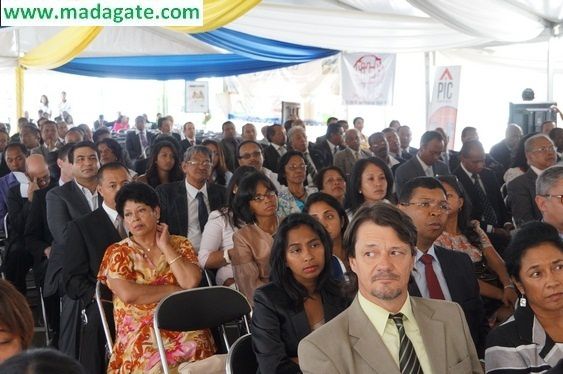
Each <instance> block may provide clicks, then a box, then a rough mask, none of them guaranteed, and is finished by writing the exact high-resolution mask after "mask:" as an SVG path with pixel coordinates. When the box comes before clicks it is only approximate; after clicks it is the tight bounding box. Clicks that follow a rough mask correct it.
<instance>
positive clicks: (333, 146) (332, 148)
mask: <svg viewBox="0 0 563 374" xmlns="http://www.w3.org/2000/svg"><path fill="white" fill-rule="evenodd" d="M326 142H327V144H328V147H329V148H330V151H331V152H332V153H334V148H336V145H335V144H332V143H331V142H330V141H329V140H327V141H326Z"/></svg>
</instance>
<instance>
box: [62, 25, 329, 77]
mask: <svg viewBox="0 0 563 374" xmlns="http://www.w3.org/2000/svg"><path fill="white" fill-rule="evenodd" d="M190 36H191V37H195V38H197V39H199V40H201V41H203V42H206V43H209V44H211V45H214V46H217V47H220V48H223V49H226V50H228V51H229V52H232V53H230V54H204V55H180V56H178V55H167V56H127V57H81V58H75V59H73V60H72V61H70V62H69V63H67V64H65V65H63V66H60V67H58V68H56V69H54V70H56V71H60V72H63V73H70V74H78V75H86V76H92V77H119V78H134V79H157V80H166V79H185V80H194V79H197V78H203V77H225V76H230V75H238V74H247V73H254V72H259V71H264V70H271V69H278V68H283V67H287V66H291V65H295V64H300V63H303V62H308V61H312V60H316V59H319V58H323V57H327V56H330V55H333V54H336V53H338V51H334V50H330V49H322V48H314V47H306V46H299V45H296V44H290V43H284V42H278V41H276V40H270V39H264V38H258V37H255V36H251V35H247V34H243V33H240V32H236V31H232V30H227V29H218V30H215V31H211V32H207V33H201V34H190Z"/></svg>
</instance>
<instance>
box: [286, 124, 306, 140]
mask: <svg viewBox="0 0 563 374" xmlns="http://www.w3.org/2000/svg"><path fill="white" fill-rule="evenodd" d="M297 132H302V133H303V134H305V135H307V132H306V131H305V129H304V128H303V127H301V126H295V127H292V128H290V129H289V131H288V132H287V140H288V141H290V140H291V138H293V135H295V133H297Z"/></svg>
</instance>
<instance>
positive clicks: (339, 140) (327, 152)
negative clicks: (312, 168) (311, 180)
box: [316, 123, 344, 167]
mask: <svg viewBox="0 0 563 374" xmlns="http://www.w3.org/2000/svg"><path fill="white" fill-rule="evenodd" d="M343 135H344V128H343V127H342V125H340V124H338V123H331V124H330V125H328V126H327V129H326V135H325V136H326V139H325V140H323V141H321V142H320V143H319V144H317V146H316V149H317V151H319V153H320V155H321V156H322V162H321V167H326V166H330V165H332V163H333V162H334V155H335V154H336V152H338V151H341V150H343V149H344V146H343V143H344V139H343Z"/></svg>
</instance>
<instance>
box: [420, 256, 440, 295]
mask: <svg viewBox="0 0 563 374" xmlns="http://www.w3.org/2000/svg"><path fill="white" fill-rule="evenodd" d="M420 261H422V263H423V264H424V273H425V275H426V286H427V287H428V293H429V294H430V298H431V299H441V300H444V293H443V292H442V289H441V288H440V282H438V277H437V276H436V273H435V272H434V268H433V267H432V256H430V255H429V254H428V253H426V254H423V255H422V257H421V258H420Z"/></svg>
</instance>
